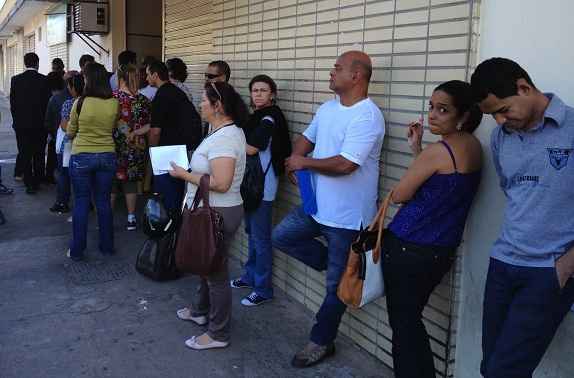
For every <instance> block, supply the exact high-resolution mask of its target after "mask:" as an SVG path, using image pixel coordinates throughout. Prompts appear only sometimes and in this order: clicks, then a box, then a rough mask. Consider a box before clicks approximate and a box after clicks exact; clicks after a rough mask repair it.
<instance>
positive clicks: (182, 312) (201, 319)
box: [177, 307, 207, 326]
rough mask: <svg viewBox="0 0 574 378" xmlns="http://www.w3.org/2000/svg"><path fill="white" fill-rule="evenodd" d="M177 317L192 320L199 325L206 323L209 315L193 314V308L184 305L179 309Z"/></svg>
mask: <svg viewBox="0 0 574 378" xmlns="http://www.w3.org/2000/svg"><path fill="white" fill-rule="evenodd" d="M177 317H178V318H179V319H181V320H185V321H191V322H194V323H195V324H197V325H200V326H202V325H206V324H207V316H205V315H199V316H193V315H192V314H191V310H190V309H189V308H188V307H184V308H182V309H179V310H177Z"/></svg>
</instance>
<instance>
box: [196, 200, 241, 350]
mask: <svg viewBox="0 0 574 378" xmlns="http://www.w3.org/2000/svg"><path fill="white" fill-rule="evenodd" d="M214 209H215V210H217V211H218V212H219V213H220V214H221V215H222V216H223V227H224V248H223V254H224V257H223V258H224V263H223V264H222V269H221V271H219V272H213V273H211V274H210V275H209V276H205V277H201V283H200V284H199V287H198V289H197V295H196V296H195V297H194V298H193V301H192V309H193V310H192V312H193V314H194V315H195V316H197V315H207V317H208V320H209V325H208V327H207V334H208V335H209V337H211V338H212V339H213V340H217V341H224V342H226V341H229V337H230V333H231V327H230V326H231V286H229V267H228V258H229V249H230V247H231V242H232V241H233V236H234V235H235V232H236V231H237V229H238V228H239V226H240V225H241V220H242V219H243V205H239V206H233V207H215V208H214Z"/></svg>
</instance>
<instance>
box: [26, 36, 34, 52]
mask: <svg viewBox="0 0 574 378" xmlns="http://www.w3.org/2000/svg"><path fill="white" fill-rule="evenodd" d="M35 51H36V35H35V34H31V35H29V36H26V37H24V54H27V53H31V52H35Z"/></svg>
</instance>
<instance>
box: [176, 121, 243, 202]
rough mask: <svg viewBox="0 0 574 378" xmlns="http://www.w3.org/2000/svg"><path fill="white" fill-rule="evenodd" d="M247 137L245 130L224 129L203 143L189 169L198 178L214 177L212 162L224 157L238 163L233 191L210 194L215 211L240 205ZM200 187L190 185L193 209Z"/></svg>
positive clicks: (190, 198) (235, 127)
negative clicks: (198, 176) (210, 175)
mask: <svg viewBox="0 0 574 378" xmlns="http://www.w3.org/2000/svg"><path fill="white" fill-rule="evenodd" d="M245 145H246V143H245V135H244V134H243V130H241V129H240V128H239V127H237V126H235V125H230V126H225V127H223V128H221V129H219V130H216V131H215V132H214V133H213V134H211V135H209V136H208V137H207V138H205V139H204V140H203V142H201V144H200V145H199V146H198V147H197V149H196V150H195V151H194V152H193V155H192V156H191V162H190V164H189V168H191V170H192V172H194V173H198V174H204V173H206V174H211V167H210V165H209V161H210V160H213V159H217V158H222V157H229V158H233V159H235V173H234V174H233V181H232V183H231V187H230V188H229V190H228V191H227V192H225V193H218V192H214V191H210V192H209V204H210V206H213V207H232V206H237V205H241V204H242V203H243V199H242V198H241V191H240V189H241V182H242V181H243V174H244V173H245V156H246V155H245ZM196 191H197V185H194V184H192V183H188V185H187V193H188V196H187V204H188V206H191V204H192V203H193V198H194V197H195V192H196Z"/></svg>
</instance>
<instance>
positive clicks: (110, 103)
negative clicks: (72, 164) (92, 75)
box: [66, 97, 120, 155]
mask: <svg viewBox="0 0 574 378" xmlns="http://www.w3.org/2000/svg"><path fill="white" fill-rule="evenodd" d="M76 106H78V101H77V100H76V101H75V102H74V106H72V111H71V112H70V122H69V123H68V129H67V131H66V133H67V134H68V137H69V138H71V139H73V140H74V141H73V143H72V155H75V154H80V153H82V152H88V153H98V152H115V151H116V146H115V143H114V139H113V137H112V132H113V130H114V129H115V128H116V124H117V121H118V117H119V111H120V106H119V103H118V100H117V99H115V98H109V99H107V100H104V99H101V98H97V97H86V98H85V99H84V103H83V104H82V111H81V112H80V116H79V117H78V112H77V111H76Z"/></svg>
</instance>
